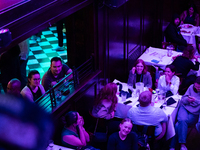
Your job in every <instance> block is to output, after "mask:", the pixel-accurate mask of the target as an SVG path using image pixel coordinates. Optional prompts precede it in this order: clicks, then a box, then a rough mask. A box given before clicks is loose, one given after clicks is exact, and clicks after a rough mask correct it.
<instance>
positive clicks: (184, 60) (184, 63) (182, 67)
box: [172, 45, 199, 94]
mask: <svg viewBox="0 0 200 150" xmlns="http://www.w3.org/2000/svg"><path fill="white" fill-rule="evenodd" d="M194 53H195V50H194V48H193V46H191V45H188V46H187V47H186V48H185V49H184V51H183V54H182V55H181V56H178V57H176V58H175V60H174V61H173V63H172V65H174V66H175V67H176V72H177V73H178V74H180V77H181V78H182V83H181V85H180V88H179V94H184V93H185V91H186V90H187V88H188V87H189V86H190V85H191V84H193V83H194V81H195V80H196V74H192V75H189V76H188V73H189V72H190V70H191V69H192V70H196V71H197V70H199V62H198V58H197V57H195V56H194ZM191 59H195V63H193V62H192V61H191Z"/></svg>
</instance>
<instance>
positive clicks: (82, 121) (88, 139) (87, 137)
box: [78, 116, 90, 142]
mask: <svg viewBox="0 0 200 150" xmlns="http://www.w3.org/2000/svg"><path fill="white" fill-rule="evenodd" d="M78 124H79V125H80V126H82V127H83V125H84V119H83V117H82V116H80V117H79V120H78ZM83 133H84V135H85V139H86V142H89V141H90V136H89V134H88V133H87V131H85V128H84V127H83Z"/></svg>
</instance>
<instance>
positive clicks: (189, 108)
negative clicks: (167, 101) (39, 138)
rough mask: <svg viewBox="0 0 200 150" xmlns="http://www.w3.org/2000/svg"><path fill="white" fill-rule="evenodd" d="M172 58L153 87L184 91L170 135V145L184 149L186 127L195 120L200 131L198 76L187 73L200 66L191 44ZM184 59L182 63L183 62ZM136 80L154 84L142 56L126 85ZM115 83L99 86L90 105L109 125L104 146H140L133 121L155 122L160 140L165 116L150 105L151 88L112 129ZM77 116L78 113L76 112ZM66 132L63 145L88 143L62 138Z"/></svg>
mask: <svg viewBox="0 0 200 150" xmlns="http://www.w3.org/2000/svg"><path fill="white" fill-rule="evenodd" d="M173 59H174V60H173V62H172V63H171V64H170V65H167V66H166V68H165V70H164V74H162V75H160V76H159V79H158V85H157V87H155V88H157V89H159V91H163V92H164V93H166V96H172V95H176V94H180V95H183V96H182V98H181V100H180V105H179V109H178V113H177V122H176V125H175V131H176V134H175V136H174V137H173V138H172V139H171V144H170V147H169V149H170V150H174V149H175V145H176V143H179V144H180V149H181V150H187V147H186V145H185V144H186V137H187V129H188V127H189V126H191V125H195V124H196V129H197V131H200V128H199V127H200V121H199V108H200V102H199V100H200V97H199V94H200V77H199V76H197V75H196V74H190V73H189V72H190V70H191V69H193V70H194V71H195V70H196V71H197V70H199V62H198V59H197V57H196V56H194V48H193V47H192V46H190V45H189V46H187V47H186V48H185V49H184V51H183V54H182V55H179V56H176V57H174V58H173ZM192 59H194V60H195V62H194V63H193V62H192ZM183 63H184V64H185V65H183ZM191 76H192V77H191ZM153 78H155V77H153ZM137 82H143V83H144V86H145V87H147V89H151V88H152V85H153V83H152V76H151V74H150V72H148V71H147V66H146V64H145V62H144V61H143V60H141V59H138V60H137V61H136V62H135V64H134V65H133V68H132V69H131V70H130V72H129V78H128V82H127V85H128V86H132V87H133V88H135V84H136V83H137ZM117 86H118V85H117V84H115V83H108V84H106V85H105V86H104V87H103V88H102V89H100V91H99V94H98V95H97V98H96V99H95V102H94V106H93V109H92V115H93V117H95V118H103V119H105V120H107V121H108V122H107V125H108V129H109V128H110V129H112V131H114V132H108V133H109V135H108V136H109V138H108V141H107V149H109V150H123V149H124V148H125V149H126V150H129V149H130V150H131V149H134V150H136V149H139V147H138V141H139V139H138V135H137V133H136V131H135V130H134V129H132V127H133V124H134V125H147V126H155V133H154V136H155V140H156V141H159V140H163V136H164V135H165V132H166V126H167V121H168V117H167V115H166V113H165V112H164V111H163V110H162V109H160V108H159V107H154V106H152V105H151V104H152V91H151V90H150V91H144V92H142V93H140V95H139V99H138V101H139V106H138V107H132V108H131V109H129V111H128V113H127V116H126V117H127V118H125V119H123V120H122V121H121V122H119V121H118V122H117V127H119V129H118V128H116V129H114V128H115V127H116V121H114V119H115V118H114V115H115V111H116V109H117V104H118V98H117V96H116V95H117V91H118V90H117V88H119V87H117ZM180 88H181V89H180ZM185 89H186V90H185ZM180 92H181V93H180ZM77 114H78V113H76V115H77ZM77 116H78V117H79V115H77ZM66 122H67V119H66ZM69 122H70V121H69ZM77 123H78V122H76V128H77V127H79V125H77ZM109 126H110V127H109ZM65 128H66V126H65ZM64 130H65V129H64ZM69 130H70V129H69ZM78 130H80V128H79V129H76V130H71V131H73V135H74V134H75V133H77V131H78ZM84 131H85V130H84ZM66 136H67V134H64V135H63V134H62V139H63V140H62V141H63V142H64V144H63V145H68V144H72V145H73V146H76V147H77V146H82V147H85V146H86V145H87V144H86V143H87V142H86V143H85V141H86V140H84V144H83V143H81V142H80V143H81V144H80V145H79V144H74V143H71V142H70V141H71V139H70V140H64V137H66ZM74 136H76V137H78V140H79V141H82V139H81V136H80V132H79V136H77V135H74ZM73 138H74V137H73ZM85 139H86V137H85Z"/></svg>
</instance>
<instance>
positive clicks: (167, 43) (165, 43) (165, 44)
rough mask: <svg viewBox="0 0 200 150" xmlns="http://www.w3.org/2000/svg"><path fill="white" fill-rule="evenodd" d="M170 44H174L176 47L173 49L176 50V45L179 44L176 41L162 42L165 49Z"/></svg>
mask: <svg viewBox="0 0 200 150" xmlns="http://www.w3.org/2000/svg"><path fill="white" fill-rule="evenodd" d="M168 45H173V46H174V49H173V50H176V46H177V44H176V43H171V42H162V48H163V49H166V48H167V46H168Z"/></svg>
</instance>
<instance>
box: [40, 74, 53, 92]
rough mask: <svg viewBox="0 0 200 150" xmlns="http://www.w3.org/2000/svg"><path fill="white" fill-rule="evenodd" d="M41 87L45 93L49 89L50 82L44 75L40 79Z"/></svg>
mask: <svg viewBox="0 0 200 150" xmlns="http://www.w3.org/2000/svg"><path fill="white" fill-rule="evenodd" d="M42 86H43V87H44V89H45V91H47V90H48V89H49V88H50V87H51V80H50V79H48V77H47V74H46V73H45V74H44V75H43V77H42Z"/></svg>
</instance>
